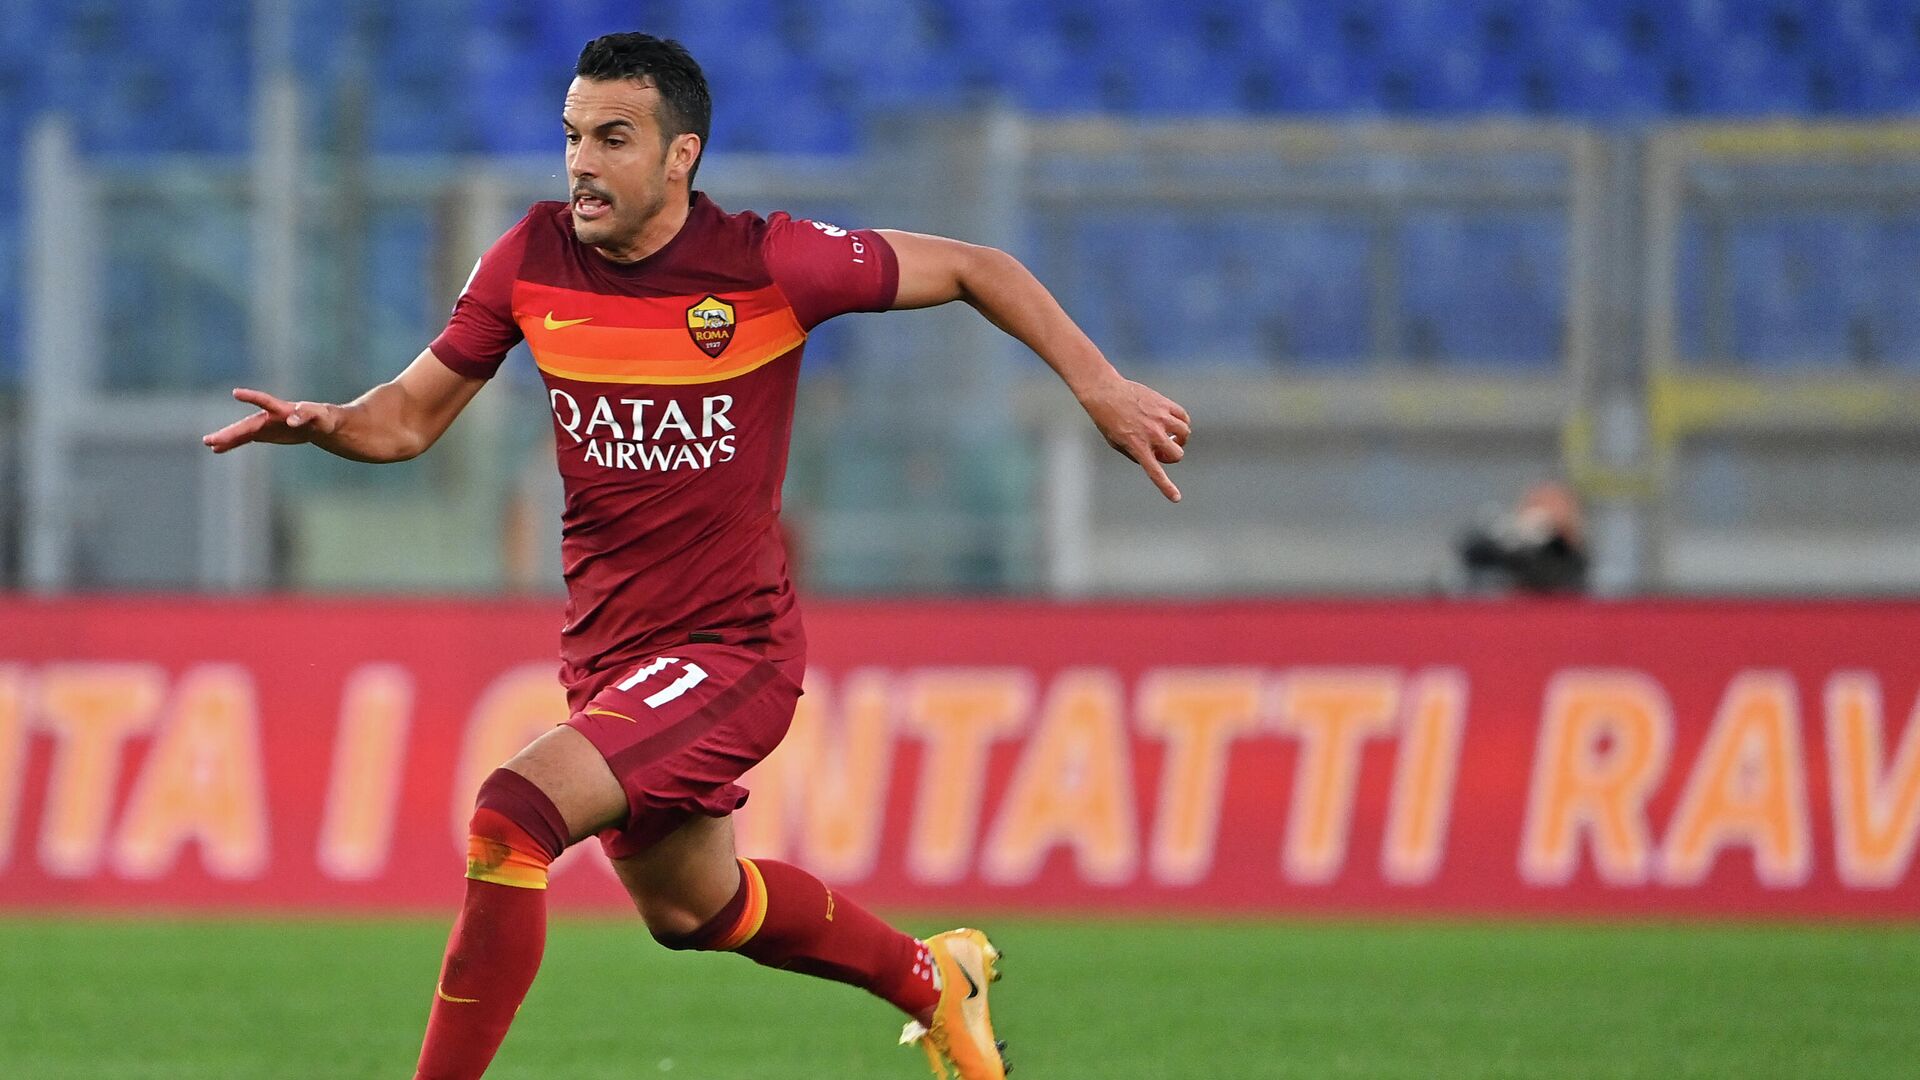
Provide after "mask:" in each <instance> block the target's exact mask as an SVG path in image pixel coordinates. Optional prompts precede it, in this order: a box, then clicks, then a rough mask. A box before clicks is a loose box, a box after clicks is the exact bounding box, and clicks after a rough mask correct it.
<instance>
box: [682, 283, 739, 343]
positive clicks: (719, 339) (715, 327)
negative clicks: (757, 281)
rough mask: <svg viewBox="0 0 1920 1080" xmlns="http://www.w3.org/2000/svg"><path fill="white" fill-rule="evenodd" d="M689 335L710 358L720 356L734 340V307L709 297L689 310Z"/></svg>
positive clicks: (716, 298)
mask: <svg viewBox="0 0 1920 1080" xmlns="http://www.w3.org/2000/svg"><path fill="white" fill-rule="evenodd" d="M687 333H689V334H691V335H693V343H694V344H695V345H698V346H700V348H701V350H702V351H704V352H705V353H706V354H707V355H708V356H719V355H720V354H721V353H723V352H725V351H727V344H728V343H729V342H731V341H732V340H733V305H732V304H729V303H727V302H726V301H725V300H722V299H720V298H718V297H715V296H709V297H707V298H706V299H705V300H702V301H700V302H699V303H697V304H695V305H693V306H692V307H690V308H688V309H687Z"/></svg>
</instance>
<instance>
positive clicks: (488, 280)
mask: <svg viewBox="0 0 1920 1080" xmlns="http://www.w3.org/2000/svg"><path fill="white" fill-rule="evenodd" d="M531 217H532V215H531V214H529V215H528V217H526V218H522V219H521V220H520V223H519V224H518V225H515V226H514V227H513V228H511V229H508V230H507V232H506V235H504V236H502V237H500V239H498V240H496V241H494V242H493V246H492V247H490V248H488V249H487V250H486V253H485V254H483V255H481V256H480V261H478V262H476V263H474V264H473V273H471V274H469V275H467V284H466V285H465V287H463V288H462V289H461V290H460V298H459V299H458V300H455V301H454V302H453V315H452V316H451V317H449V318H448V319H447V328H446V329H445V330H442V331H440V336H439V337H437V338H434V339H433V342H432V344H430V345H428V346H427V348H429V349H431V350H432V351H433V355H435V356H437V357H439V358H440V362H441V363H443V364H445V365H447V366H448V367H450V368H452V369H453V370H454V371H456V372H458V373H460V374H462V375H465V376H468V377H469V378H475V379H491V378H493V375H494V373H495V372H497V371H499V370H500V362H501V361H502V360H505V359H506V358H507V353H508V352H509V351H510V350H512V348H513V347H514V346H515V345H518V344H520V339H521V336H522V335H521V333H520V324H519V323H516V322H514V320H513V282H514V279H515V278H516V277H518V276H519V274H520V260H521V258H522V257H523V256H524V255H525V254H526V250H527V223H528V221H529V220H531Z"/></svg>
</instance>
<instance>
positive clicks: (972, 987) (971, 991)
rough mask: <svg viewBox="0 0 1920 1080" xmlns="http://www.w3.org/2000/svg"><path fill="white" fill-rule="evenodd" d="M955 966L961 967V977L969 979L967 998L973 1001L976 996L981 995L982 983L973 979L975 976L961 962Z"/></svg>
mask: <svg viewBox="0 0 1920 1080" xmlns="http://www.w3.org/2000/svg"><path fill="white" fill-rule="evenodd" d="M953 966H954V967H957V968H960V977H961V978H963V979H965V980H967V1000H968V1001H972V1000H973V999H974V998H977V997H979V996H980V984H979V983H977V982H974V981H973V976H972V975H971V974H969V973H968V972H967V969H966V968H964V967H960V965H959V964H955V965H953Z"/></svg>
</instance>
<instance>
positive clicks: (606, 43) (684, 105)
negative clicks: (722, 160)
mask: <svg viewBox="0 0 1920 1080" xmlns="http://www.w3.org/2000/svg"><path fill="white" fill-rule="evenodd" d="M573 73H574V74H575V75H578V76H580V77H581V78H583V79H593V80H595V81H598V82H606V81H614V80H623V79H633V80H637V81H645V82H651V83H652V84H653V88H654V89H655V90H657V91H659V93H660V103H661V106H662V108H661V109H660V113H659V117H658V119H659V121H660V135H661V137H662V138H664V139H666V140H667V141H669V142H671V141H672V140H673V137H674V136H676V135H683V134H685V133H687V132H689V131H691V132H693V133H694V134H695V135H698V136H700V157H698V158H695V159H694V160H693V168H692V169H691V170H690V171H688V173H687V182H688V183H689V184H691V183H692V182H693V176H694V174H695V173H697V172H699V171H700V160H701V158H704V157H706V156H707V131H708V129H710V128H711V127H712V126H713V95H712V94H710V93H708V92H707V76H706V73H704V72H702V71H701V70H700V65H699V63H698V62H696V61H695V60H694V58H693V54H691V53H689V52H687V47H686V46H685V45H682V44H680V43H679V42H677V41H672V40H669V39H667V38H657V37H654V36H653V35H652V34H603V35H601V36H600V37H597V38H594V39H593V40H592V41H589V42H587V47H586V48H584V49H581V50H580V63H579V64H577V65H575V67H574V69H573Z"/></svg>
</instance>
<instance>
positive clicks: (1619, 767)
mask: <svg viewBox="0 0 1920 1080" xmlns="http://www.w3.org/2000/svg"><path fill="white" fill-rule="evenodd" d="M1542 712H1543V714H1544V715H1543V718H1542V720H1541V724H1540V740H1539V745H1538V747H1537V748H1536V750H1535V752H1534V760H1533V784H1532V789H1531V791H1530V793H1529V795H1528V798H1527V817H1526V829H1525V834H1524V836H1523V838H1522V840H1521V846H1520V873H1521V876H1522V877H1523V878H1525V879H1526V880H1527V881H1528V882H1530V883H1532V884H1535V885H1557V884H1561V883H1564V882H1566V881H1568V880H1569V879H1571V878H1572V877H1573V871H1574V867H1575V865H1576V864H1577V863H1578V861H1579V852H1580V844H1581V840H1582V838H1583V837H1584V838H1587V839H1589V840H1590V841H1591V843H1592V845H1593V862H1594V869H1595V871H1596V872H1598V874H1599V875H1600V878H1601V880H1603V881H1606V882H1609V883H1611V884H1616V885H1625V884H1636V883H1640V882H1644V881H1645V880H1646V879H1647V875H1648V872H1649V870H1650V869H1651V865H1652V857H1653V841H1652V837H1651V835H1650V833H1649V831H1648V828H1647V809H1646V808H1647V798H1648V796H1650V795H1651V794H1652V792H1653V789H1654V786H1655V785H1656V784H1658V783H1659V782H1660V778H1661V777H1662V776H1663V775H1665V773H1666V770H1667V755H1668V754H1669V753H1670V752H1671V749H1672V745H1673V711H1672V708H1671V707H1670V706H1669V705H1668V703H1667V695H1666V692H1665V691H1663V690H1662V689H1661V688H1660V684H1659V683H1657V682H1655V681H1653V679H1651V678H1649V677H1647V676H1646V675H1643V674H1641V673H1640V672H1637V671H1595V670H1586V669H1574V670H1570V671H1563V672H1560V673H1558V674H1556V675H1554V676H1553V679H1552V681H1551V682H1550V683H1549V684H1548V686H1547V693H1546V702H1545V704H1544V705H1543V707H1542Z"/></svg>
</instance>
